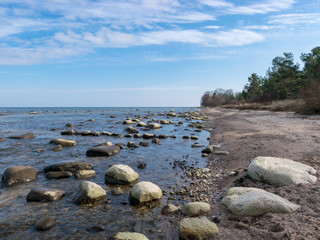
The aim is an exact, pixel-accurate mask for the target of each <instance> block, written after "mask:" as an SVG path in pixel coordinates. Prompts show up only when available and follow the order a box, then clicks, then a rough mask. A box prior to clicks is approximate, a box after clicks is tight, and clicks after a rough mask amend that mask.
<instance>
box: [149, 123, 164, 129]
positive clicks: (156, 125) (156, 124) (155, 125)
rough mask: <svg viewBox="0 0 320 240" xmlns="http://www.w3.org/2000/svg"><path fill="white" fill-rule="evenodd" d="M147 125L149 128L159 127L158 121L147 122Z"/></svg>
mask: <svg viewBox="0 0 320 240" xmlns="http://www.w3.org/2000/svg"><path fill="white" fill-rule="evenodd" d="M147 127H148V128H151V129H159V128H161V126H160V124H159V123H149V124H148V126H147Z"/></svg>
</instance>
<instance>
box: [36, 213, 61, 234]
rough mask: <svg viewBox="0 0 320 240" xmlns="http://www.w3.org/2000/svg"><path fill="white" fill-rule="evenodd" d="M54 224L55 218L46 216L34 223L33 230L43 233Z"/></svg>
mask: <svg viewBox="0 0 320 240" xmlns="http://www.w3.org/2000/svg"><path fill="white" fill-rule="evenodd" d="M55 224H56V218H55V217H50V216H47V217H43V218H41V219H39V221H37V222H36V224H35V226H34V228H35V229H36V230H38V231H45V230H48V229H50V228H52V227H53V226H54V225H55Z"/></svg>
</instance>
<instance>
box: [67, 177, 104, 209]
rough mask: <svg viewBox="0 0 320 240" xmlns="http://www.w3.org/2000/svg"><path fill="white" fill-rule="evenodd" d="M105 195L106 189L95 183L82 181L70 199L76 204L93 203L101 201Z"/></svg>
mask: <svg viewBox="0 0 320 240" xmlns="http://www.w3.org/2000/svg"><path fill="white" fill-rule="evenodd" d="M106 197H107V193H106V191H105V190H104V189H103V188H102V187H101V186H99V185H98V184H96V183H93V182H89V181H83V182H81V183H80V184H79V186H78V190H77V191H76V192H75V193H74V194H73V196H72V201H73V202H74V203H76V204H80V205H82V204H95V203H100V202H102V201H103V200H104V199H105V198H106Z"/></svg>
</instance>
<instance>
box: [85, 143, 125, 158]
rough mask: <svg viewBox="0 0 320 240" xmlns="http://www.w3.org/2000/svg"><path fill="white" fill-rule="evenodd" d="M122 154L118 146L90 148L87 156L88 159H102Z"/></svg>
mask: <svg viewBox="0 0 320 240" xmlns="http://www.w3.org/2000/svg"><path fill="white" fill-rule="evenodd" d="M119 152H120V147H119V146H117V145H112V146H108V145H102V146H96V147H92V148H90V149H89V150H88V151H87V152H86V155H87V156H88V157H102V156H107V157H108V156H112V155H115V154H118V153H119Z"/></svg>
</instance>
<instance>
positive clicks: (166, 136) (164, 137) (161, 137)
mask: <svg viewBox="0 0 320 240" xmlns="http://www.w3.org/2000/svg"><path fill="white" fill-rule="evenodd" d="M158 138H159V139H167V138H168V135H167V134H160V135H159V136H158Z"/></svg>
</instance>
